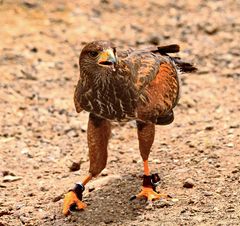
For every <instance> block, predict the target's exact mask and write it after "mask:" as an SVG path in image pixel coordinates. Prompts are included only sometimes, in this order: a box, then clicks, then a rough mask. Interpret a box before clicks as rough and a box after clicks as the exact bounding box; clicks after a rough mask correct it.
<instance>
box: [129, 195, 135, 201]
mask: <svg viewBox="0 0 240 226" xmlns="http://www.w3.org/2000/svg"><path fill="white" fill-rule="evenodd" d="M136 198H137V196H136V195H133V196H132V197H131V198H130V199H129V200H130V201H132V200H134V199H136Z"/></svg>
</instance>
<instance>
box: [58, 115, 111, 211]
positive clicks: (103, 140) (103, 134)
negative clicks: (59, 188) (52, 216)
mask: <svg viewBox="0 0 240 226" xmlns="http://www.w3.org/2000/svg"><path fill="white" fill-rule="evenodd" d="M110 133H111V125H110V122H109V121H108V120H106V119H102V118H99V117H97V116H95V115H94V114H90V115H89V121H88V131H87V138H88V148H89V159H90V168H89V175H88V176H86V177H85V179H84V180H83V181H82V182H81V183H78V184H76V186H75V188H74V189H72V190H70V191H69V192H68V193H67V194H66V195H65V198H64V204H63V214H64V215H68V214H69V212H70V210H71V209H84V208H85V207H86V204H85V203H83V202H82V193H83V191H84V186H85V185H86V184H87V183H88V182H89V181H90V180H91V179H92V177H96V176H97V175H98V174H99V173H100V172H101V171H102V170H103V169H104V168H105V166H106V163H107V145H108V140H109V137H110Z"/></svg>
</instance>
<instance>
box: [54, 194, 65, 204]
mask: <svg viewBox="0 0 240 226" xmlns="http://www.w3.org/2000/svg"><path fill="white" fill-rule="evenodd" d="M61 199H63V194H61V195H58V196H56V197H54V198H53V199H52V201H53V202H58V201H59V200H61Z"/></svg>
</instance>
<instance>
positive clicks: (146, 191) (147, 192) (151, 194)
mask: <svg viewBox="0 0 240 226" xmlns="http://www.w3.org/2000/svg"><path fill="white" fill-rule="evenodd" d="M135 197H136V198H139V199H140V198H145V199H147V200H148V201H149V202H152V201H154V200H157V199H161V198H165V199H167V198H168V195H166V194H159V193H157V192H155V191H154V190H153V188H150V187H142V191H141V192H140V193H139V194H138V195H135Z"/></svg>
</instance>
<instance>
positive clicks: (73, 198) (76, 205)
mask: <svg viewBox="0 0 240 226" xmlns="http://www.w3.org/2000/svg"><path fill="white" fill-rule="evenodd" d="M86 206H87V205H86V204H85V203H83V202H82V201H80V200H79V199H78V197H77V195H76V193H75V192H74V191H70V192H68V193H67V194H66V195H65V198H64V202H63V214H64V215H65V216H67V215H68V214H69V213H70V212H71V211H75V210H81V209H84V208H86Z"/></svg>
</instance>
